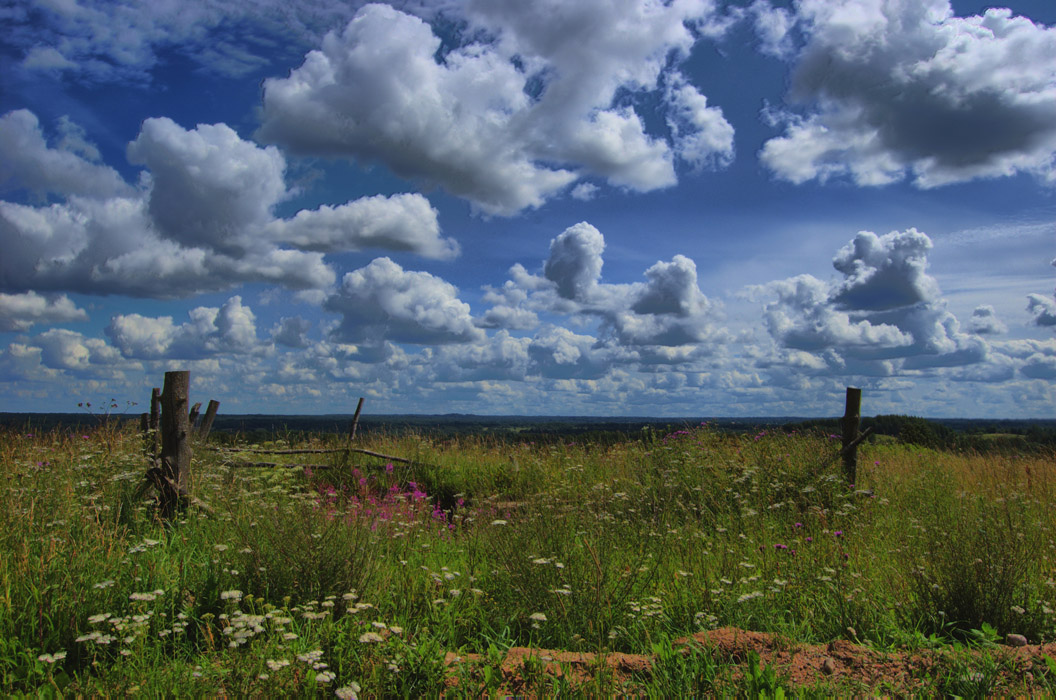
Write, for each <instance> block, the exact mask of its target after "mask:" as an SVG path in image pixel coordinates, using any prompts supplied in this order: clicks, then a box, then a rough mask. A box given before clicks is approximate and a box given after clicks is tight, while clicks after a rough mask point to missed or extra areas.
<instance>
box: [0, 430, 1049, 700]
mask: <svg viewBox="0 0 1056 700" xmlns="http://www.w3.org/2000/svg"><path fill="white" fill-rule="evenodd" d="M327 440H331V441H333V440H336V438H324V437H320V438H319V439H318V440H316V441H315V443H314V444H315V445H317V446H322V447H325V446H327ZM332 444H333V443H332ZM838 444H839V443H838V441H835V440H833V439H831V438H824V437H818V436H812V435H805V434H801V435H785V434H782V433H759V434H756V435H740V436H737V435H727V434H722V433H718V432H714V431H710V430H708V429H707V428H700V429H694V430H687V431H679V432H678V433H675V434H672V435H669V436H659V435H657V436H656V437H655V438H654V439H651V440H647V441H632V442H626V443H622V444H616V445H592V444H575V445H566V446H562V445H540V446H534V445H516V444H507V443H501V442H497V441H488V440H486V439H474V438H458V439H455V440H446V441H437V442H434V441H429V440H426V439H423V438H421V437H415V436H407V437H400V438H377V439H375V440H374V441H373V442H370V443H366V444H363V445H362V446H363V447H366V448H368V449H372V450H375V451H377V452H381V453H386V454H394V455H400V456H404V457H408V458H411V459H413V460H415V462H416V466H407V465H401V464H399V463H396V464H394V465H392V466H391V467H387V466H386V465H385V463H384V460H372V459H370V458H366V457H363V458H359V457H357V458H356V459H355V462H356V464H357V465H358V466H357V467H352V466H350V465H349V464H348V461H347V457H345V456H337V457H329V458H327V457H326V456H323V459H329V464H330V465H331V466H333V467H334V468H332V469H327V470H317V471H315V472H313V473H305V472H304V471H303V470H299V469H235V468H231V467H229V466H226V465H225V463H224V459H223V458H224V457H228V458H231V459H247V458H249V457H248V456H247V455H245V454H243V455H241V456H239V455H237V454H236V455H231V454H226V455H221V454H220V453H218V452H216V451H210V450H206V449H203V448H199V449H197V450H196V456H195V460H194V464H193V473H192V491H193V492H194V493H195V495H197V496H198V497H199V498H201V499H202V500H204V501H205V502H207V503H208V504H210V506H211V507H212V509H213V513H212V514H211V515H210V514H206V513H204V512H201V511H198V510H196V509H194V508H191V509H189V510H187V511H186V512H184V513H182V514H181V515H180V517H179V518H178V519H177V520H175V521H173V522H165V521H163V520H161V519H160V518H159V517H158V513H157V512H156V510H155V508H154V507H153V505H152V504H151V502H150V500H149V499H147V500H143V501H135V500H133V498H132V494H133V493H134V492H135V490H136V488H137V487H138V486H139V483H140V480H141V479H142V476H143V473H144V472H145V471H146V467H147V463H146V459H145V457H144V455H143V443H142V440H141V439H140V437H139V436H138V435H136V434H135V433H133V432H131V431H115V430H114V429H112V428H108V427H107V426H102V427H100V428H99V429H98V430H96V431H94V432H92V433H89V434H85V435H82V434H72V435H71V434H65V433H61V432H51V433H47V434H42V435H33V436H27V435H26V434H24V433H21V432H15V431H8V432H6V433H3V434H0V484H3V486H0V691H3V692H5V693H32V694H38V693H42V694H49V693H53V692H55V691H62V692H64V693H70V694H75V695H77V694H80V695H106V696H111V695H117V694H121V693H125V692H130V691H133V690H134V689H138V690H139V691H142V692H148V693H157V694H167V693H171V689H172V688H180V689H181V691H180V692H181V694H182V693H186V694H187V695H215V694H218V693H224V694H229V695H276V694H279V695H314V694H318V693H322V694H325V695H330V696H333V695H334V693H335V691H338V690H340V691H341V693H342V694H345V695H348V694H349V693H351V692H352V690H354V689H355V688H357V687H358V688H359V689H361V693H360V694H361V695H364V696H368V695H369V696H375V695H400V696H407V695H423V694H424V695H433V694H436V693H437V689H438V688H439V687H441V685H442V683H443V679H444V678H445V677H449V678H459V679H460V680H459V688H460V689H461V690H462V691H464V692H465V693H467V694H472V693H473V692H477V694H480V693H490V692H494V691H498V690H499V689H500V688H501V687H503V686H502V683H503V679H502V678H501V674H500V671H499V669H498V665H497V664H498V660H499V659H501V657H502V654H503V653H504V651H505V650H506V649H508V648H510V647H514V646H523V647H533V648H540V649H544V648H551V649H563V650H568V651H585V652H613V651H619V652H628V653H639V654H653V655H655V658H656V659H657V662H656V666H655V667H654V670H653V672H652V673H651V674H649V675H648V676H647V677H642V678H640V679H637V680H636V681H635V682H636V683H637V685H636V686H635V687H633V688H622V687H618V686H617V681H616V680H614V679H612V678H610V677H607V676H606V673H605V671H604V669H602V668H600V667H599V671H598V674H597V676H596V677H595V678H594V679H593V680H592V681H591V682H592V684H593V685H591V686H590V687H588V688H587V689H586V690H585V692H589V693H591V694H602V695H604V694H613V693H619V692H625V691H632V692H639V693H643V694H646V695H655V696H657V697H662V696H671V695H683V694H687V693H701V694H715V693H716V692H717V689H719V688H725V689H726V690H723V691H721V692H727V691H730V689H733V690H732V691H730V692H741V693H744V694H752V693H767V694H769V695H773V694H775V693H778V692H786V691H787V692H790V693H791V692H792V691H791V690H790V689H789V688H787V687H786V686H785V684H784V681H783V679H782V678H781V677H780V676H777V675H774V673H773V670H772V669H761V668H759V666H758V665H756V666H754V667H750V668H749V671H748V672H747V673H742V674H737V675H734V674H731V673H728V672H726V670H725V669H724V668H723V663H722V662H721V661H720V660H719V659H717V658H714V657H712V656H711V654H710V653H709V652H708V650H706V649H696V650H694V651H692V652H691V653H689V654H681V653H675V652H674V651H672V650H673V648H674V642H675V640H677V639H679V638H683V637H686V636H688V635H691V634H693V633H695V632H699V631H701V630H704V629H709V628H715V627H720V626H736V627H741V628H744V629H750V630H755V631H761V632H775V633H780V634H782V635H785V636H786V637H788V638H789V639H790V640H793V641H796V642H815V643H821V642H827V641H831V640H833V639H838V638H847V637H848V636H849V632H848V629H849V628H850V629H853V630H854V635H855V638H856V639H858V640H860V641H863V642H867V643H869V644H872V645H874V646H876V647H879V648H891V647H894V646H898V645H909V646H911V647H918V648H924V647H927V646H929V645H945V646H950V645H953V644H958V645H977V646H979V645H982V643H983V642H987V643H989V642H992V640H993V639H1001V638H1003V637H1004V635H1005V634H1007V633H1010V632H1015V633H1019V634H1024V635H1026V636H1027V637H1028V638H1029V639H1030V640H1031V641H1032V642H1038V641H1043V640H1051V639H1053V637H1054V636H1056V614H1054V612H1053V611H1054V610H1056V580H1054V579H1056V571H1054V567H1053V561H1052V557H1053V552H1054V547H1056V539H1054V536H1053V524H1054V523H1053V518H1054V513H1056V509H1054V506H1056V491H1054V486H1056V481H1054V475H1053V460H1052V458H1051V456H1050V457H1048V458H1038V457H1022V458H1008V457H976V456H964V455H955V454H951V453H943V452H936V451H932V450H928V449H924V448H919V447H907V446H902V445H899V444H893V443H891V442H884V443H882V444H876V445H866V446H863V447H862V448H861V450H860V465H859V472H858V473H859V482H860V483H858V484H856V485H855V489H854V490H852V489H850V488H849V487H848V486H847V485H846V484H845V483H844V482H843V480H842V477H841V471H840V466H839V465H838V464H828V461H829V460H828V457H829V456H831V455H833V454H834V453H835V452H836V450H837V449H838ZM302 458H303V456H296V457H293V456H291V457H289V458H287V461H293V460H299V459H302ZM266 459H268V460H278V459H282V458H281V457H275V458H273V457H266ZM317 461H318V460H317ZM827 464H828V466H826V465H827ZM425 465H428V466H425ZM984 637H985V639H984ZM980 640H982V641H980ZM447 652H454V653H458V654H479V655H482V658H483V659H484V661H482V662H481V664H479V665H478V666H476V667H474V668H473V669H469V668H468V667H466V668H462V669H461V670H459V667H458V666H454V667H452V668H449V669H448V668H445V667H444V664H443V659H444V655H445V653H447ZM958 663H960V664H961V665H960V666H957V665H956V664H954V665H952V666H950V667H949V668H948V669H947V670H946V671H944V673H945V675H942V676H941V677H939V676H937V677H935V678H933V679H930V681H929V682H930V683H931V685H930V687H931V688H932V689H933V690H934V691H935V692H950V693H952V692H956V693H958V694H961V695H964V694H972V693H977V692H993V691H994V690H995V685H994V683H995V681H994V679H995V678H996V675H995V673H996V672H995V671H994V669H995V668H996V665H995V664H996V662H993V663H992V664H991V665H990V666H985V665H984V666H983V667H971V668H969V665H970V664H969V661H963V662H958ZM971 663H975V664H976V665H977V666H978V663H979V662H978V661H972V662H971ZM991 666H993V668H991ZM536 670H537V669H536ZM532 672H533V670H532V668H529V666H526V667H525V670H524V673H528V674H530V673H532ZM544 675H545V674H544ZM525 683H526V685H525V686H524V687H525V688H529V689H531V688H535V689H536V691H537V692H539V693H541V694H553V693H555V692H565V691H567V690H569V688H568V687H566V686H563V685H562V683H565V684H567V683H568V681H567V679H565V680H562V679H559V678H554V677H551V676H546V677H534V676H533V677H532V678H526V679H525ZM533 684H534V685H533ZM723 684H725V685H723ZM824 690H825V689H824V687H822V688H821V689H820V692H822V693H824ZM478 691H479V692H478Z"/></svg>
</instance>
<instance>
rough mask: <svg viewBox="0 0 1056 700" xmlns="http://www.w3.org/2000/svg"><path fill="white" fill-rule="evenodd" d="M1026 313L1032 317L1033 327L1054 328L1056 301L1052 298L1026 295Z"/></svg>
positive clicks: (1055, 323) (1055, 324)
mask: <svg viewBox="0 0 1056 700" xmlns="http://www.w3.org/2000/svg"><path fill="white" fill-rule="evenodd" d="M1027 311H1029V312H1030V314H1031V315H1032V316H1033V317H1034V325H1035V326H1043V327H1049V326H1056V300H1054V299H1053V298H1052V297H1046V296H1042V295H1041V294H1028V295H1027Z"/></svg>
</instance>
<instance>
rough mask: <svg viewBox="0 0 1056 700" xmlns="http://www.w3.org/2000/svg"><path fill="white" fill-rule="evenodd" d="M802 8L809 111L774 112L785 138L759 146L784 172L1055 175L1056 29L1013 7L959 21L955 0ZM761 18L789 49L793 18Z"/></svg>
mask: <svg viewBox="0 0 1056 700" xmlns="http://www.w3.org/2000/svg"><path fill="white" fill-rule="evenodd" d="M760 7H762V6H760ZM795 9H796V17H795V19H796V22H797V29H798V30H799V31H801V32H802V34H803V35H804V37H805V41H804V43H803V46H802V47H801V48H800V50H799V51H798V52H797V53H796V54H795V65H794V67H793V71H792V81H791V90H790V93H789V99H790V102H791V103H792V104H793V105H800V106H802V107H803V111H802V112H799V113H797V112H791V111H784V112H782V111H780V110H777V111H771V112H770V114H769V116H770V117H771V118H772V119H774V120H775V121H776V122H778V123H783V124H784V126H785V129H786V130H785V134H784V135H783V136H780V137H777V138H774V139H771V140H770V141H768V142H767V143H766V144H765V145H764V147H763V149H762V151H761V153H760V156H761V158H762V161H763V163H764V164H765V165H766V166H767V167H768V168H770V169H771V170H772V171H773V172H774V174H775V175H777V176H778V177H780V178H782V179H785V180H789V181H791V182H794V183H802V182H806V181H808V180H812V179H818V180H822V181H824V180H826V179H828V178H831V177H850V178H851V179H853V180H854V181H855V182H856V183H857V184H859V185H884V184H888V183H891V182H896V181H899V180H902V179H904V178H906V177H911V178H912V179H913V182H914V184H916V185H917V186H918V187H922V188H928V187H936V186H940V185H944V184H948V183H953V182H963V181H966V180H972V179H976V178H990V177H1001V176H1007V175H1012V174H1015V173H1017V172H1027V173H1032V174H1034V175H1035V176H1037V177H1038V178H1040V179H1041V180H1042V181H1045V182H1048V183H1053V182H1056V69H1054V68H1053V67H1052V66H1053V60H1052V57H1053V55H1054V54H1056V28H1051V27H1045V26H1043V25H1039V24H1035V23H1033V22H1032V21H1031V20H1029V19H1027V18H1025V17H1017V16H1013V15H1012V13H1011V11H1010V10H1007V9H989V10H987V11H986V13H985V14H983V15H982V16H972V17H957V16H955V15H954V14H953V10H952V9H951V6H950V3H949V1H948V0H927V1H926V2H919V1H917V0H877V1H876V2H872V3H868V4H867V5H858V4H852V5H847V4H842V3H831V2H826V1H823V0H802V1H801V2H798V3H797V4H796V5H795ZM758 17H759V18H760V24H759V26H760V27H761V28H762V29H763V31H764V32H770V34H765V35H764V37H765V36H772V37H774V38H777V37H778V36H781V37H782V38H781V39H780V40H778V43H777V45H776V47H775V48H776V49H777V50H776V52H777V53H785V54H787V53H788V52H787V50H786V49H784V48H779V47H780V46H781V41H784V38H785V37H787V36H789V33H788V32H789V30H788V29H787V28H786V26H785V25H786V24H787V19H786V18H784V17H782V15H781V13H780V12H778V11H774V10H773V9H772V8H771V9H765V8H764V9H763V11H762V12H760V13H759V14H758ZM764 45H767V44H766V42H765V41H764Z"/></svg>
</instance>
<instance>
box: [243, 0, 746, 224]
mask: <svg viewBox="0 0 1056 700" xmlns="http://www.w3.org/2000/svg"><path fill="white" fill-rule="evenodd" d="M462 14H463V15H464V18H465V20H466V22H468V28H467V29H465V31H463V32H462V33H461V34H459V35H458V36H457V37H454V39H455V40H456V41H457V42H458V45H456V46H455V47H453V48H451V47H450V45H445V44H444V42H442V40H441V38H440V37H439V36H437V35H436V34H434V32H433V30H432V28H431V27H430V26H429V25H428V24H426V23H425V22H423V21H422V20H421V19H419V18H418V17H414V16H412V15H410V14H406V13H403V12H399V11H397V10H395V9H394V8H392V7H390V6H388V5H367V6H365V7H363V8H362V9H361V10H360V11H359V12H358V13H357V14H356V16H355V18H354V19H353V20H352V21H351V22H349V23H348V25H347V26H346V27H345V28H344V30H343V31H341V32H339V33H338V32H335V33H331V34H328V35H327V36H326V37H325V39H324V40H323V42H322V44H321V46H320V48H319V49H318V50H315V51H312V52H310V53H308V54H307V56H306V57H305V61H304V63H303V64H302V65H301V66H300V67H299V68H297V69H296V70H294V71H292V72H291V73H290V75H289V76H288V77H286V78H273V79H269V80H267V81H265V84H264V121H263V124H262V127H261V129H260V132H259V135H260V137H261V138H263V139H265V140H268V141H272V142H275V143H280V144H283V145H286V146H288V147H289V148H290V149H291V150H293V151H294V152H297V153H304V154H312V155H322V156H329V157H345V158H353V159H357V160H362V161H366V162H373V161H378V162H382V163H384V164H385V165H387V166H388V167H389V168H391V169H392V170H393V171H394V172H396V173H397V174H398V175H401V176H403V177H407V178H411V179H416V180H422V181H424V182H425V183H428V184H434V185H439V186H441V187H443V188H444V189H446V190H448V191H449V192H451V193H453V194H455V195H458V196H460V197H464V198H466V199H468V200H470V201H471V202H473V203H474V205H475V206H477V207H478V208H479V209H481V210H483V211H485V212H487V213H492V214H503V215H509V214H513V213H516V212H518V211H520V210H522V209H524V208H526V207H537V206H540V205H541V204H542V203H543V202H545V201H546V200H547V199H549V198H550V197H552V196H554V195H555V194H556V193H558V192H560V191H563V190H564V189H565V188H567V187H568V186H569V185H570V184H571V183H573V182H575V181H576V180H577V179H579V178H580V177H581V176H582V175H584V174H593V175H597V176H600V177H603V178H606V179H607V180H608V181H609V182H610V183H611V184H614V185H617V186H621V187H628V188H631V189H635V190H651V189H656V188H658V187H666V186H669V185H672V184H674V183H675V182H676V181H677V177H676V173H675V168H674V162H675V159H676V156H677V157H681V158H683V159H684V160H685V161H686V162H687V163H689V164H691V165H693V166H702V165H706V164H708V165H723V164H725V163H727V162H728V161H729V159H730V158H731V157H732V148H733V145H732V142H733V131H732V127H730V125H729V123H728V122H726V120H725V119H724V118H723V116H722V112H721V111H720V110H719V109H717V108H715V107H711V106H708V105H707V104H706V100H705V98H704V96H703V95H701V94H700V93H699V92H698V91H696V89H695V88H693V87H692V86H690V85H688V84H685V82H684V80H683V79H682V78H681V77H680V76H679V75H678V74H677V73H675V72H674V71H672V70H671V69H670V67H669V61H670V58H671V56H672V55H675V56H678V57H680V58H684V57H685V56H687V55H688V51H689V49H690V47H691V46H692V45H693V43H694V41H695V39H694V34H693V32H692V31H691V29H690V27H689V26H687V25H690V24H702V23H704V22H705V21H707V20H708V19H709V18H711V17H712V16H713V7H712V3H711V2H706V1H704V0H679V1H678V2H673V3H669V4H662V3H659V2H654V1H652V0H621V2H617V3H609V2H600V1H598V0H590V1H589V2H576V3H566V2H554V1H552V0H538V1H536V2H530V3H513V4H511V3H505V2H503V3H499V2H490V1H484V0H480V1H477V0H474V1H473V2H468V3H466V5H465V6H464V8H462ZM475 30H483V31H475ZM448 39H451V37H448ZM664 80H667V81H668V82H669V84H670V86H671V87H670V89H668V90H667V92H666V95H667V100H666V102H667V103H668V104H669V106H670V123H671V125H672V128H673V129H674V130H675V132H676V133H675V140H674V148H672V144H671V143H669V142H668V141H667V140H666V138H665V137H663V136H654V135H650V134H648V133H647V132H646V128H645V125H644V123H643V121H642V119H641V117H640V115H639V114H638V113H637V112H636V111H635V109H634V107H633V105H632V104H628V103H626V102H621V100H623V97H622V96H621V95H623V94H644V93H650V92H654V91H656V92H657V93H658V94H660V92H661V91H662V82H663V81H664ZM661 97H663V95H661Z"/></svg>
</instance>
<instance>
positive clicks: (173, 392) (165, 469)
mask: <svg viewBox="0 0 1056 700" xmlns="http://www.w3.org/2000/svg"><path fill="white" fill-rule="evenodd" d="M190 377H191V373H190V372H188V371H185V370H182V371H176V372H166V373H165V388H164V389H163V390H162V392H161V468H160V474H159V476H160V477H161V478H160V479H156V480H155V485H157V486H158V488H159V490H160V491H161V494H162V499H161V500H162V512H163V513H165V514H166V515H171V514H172V513H173V512H174V511H175V509H176V506H177V505H178V504H179V501H180V497H181V495H182V494H183V493H185V484H186V482H187V480H188V479H187V477H188V474H189V472H190V469H191V441H190V430H189V427H188V422H187V418H188V413H187V404H188V398H187V392H188V389H189V387H190Z"/></svg>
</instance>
